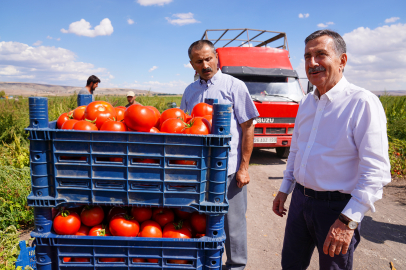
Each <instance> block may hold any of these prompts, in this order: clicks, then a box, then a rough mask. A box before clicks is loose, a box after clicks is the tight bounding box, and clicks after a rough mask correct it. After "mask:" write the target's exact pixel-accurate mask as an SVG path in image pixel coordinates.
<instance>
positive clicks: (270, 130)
mask: <svg viewBox="0 0 406 270" xmlns="http://www.w3.org/2000/svg"><path fill="white" fill-rule="evenodd" d="M266 134H286V128H266Z"/></svg>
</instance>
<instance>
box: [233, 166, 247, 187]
mask: <svg viewBox="0 0 406 270" xmlns="http://www.w3.org/2000/svg"><path fill="white" fill-rule="evenodd" d="M235 179H236V180H237V186H238V187H239V188H242V187H243V186H245V185H248V184H249V182H250V175H249V174H248V170H245V169H240V170H238V172H237V175H236V176H235Z"/></svg>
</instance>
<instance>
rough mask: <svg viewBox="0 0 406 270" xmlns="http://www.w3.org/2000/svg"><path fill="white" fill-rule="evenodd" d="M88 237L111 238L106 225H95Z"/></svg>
mask: <svg viewBox="0 0 406 270" xmlns="http://www.w3.org/2000/svg"><path fill="white" fill-rule="evenodd" d="M88 235H89V236H111V233H110V231H109V229H108V228H107V225H104V224H99V225H96V226H94V227H93V228H91V229H90V231H89V234H88Z"/></svg>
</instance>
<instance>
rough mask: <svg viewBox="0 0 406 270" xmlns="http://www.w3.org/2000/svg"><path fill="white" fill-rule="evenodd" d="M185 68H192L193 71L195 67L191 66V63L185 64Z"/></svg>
mask: <svg viewBox="0 0 406 270" xmlns="http://www.w3.org/2000/svg"><path fill="white" fill-rule="evenodd" d="M183 66H184V67H185V68H191V69H193V67H192V65H191V64H190V63H187V64H183Z"/></svg>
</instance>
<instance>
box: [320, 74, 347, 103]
mask: <svg viewBox="0 0 406 270" xmlns="http://www.w3.org/2000/svg"><path fill="white" fill-rule="evenodd" d="M347 84H348V81H347V79H346V78H345V77H344V75H343V77H342V78H341V79H340V81H339V82H338V83H337V84H336V85H334V87H333V88H331V89H330V90H329V91H327V93H326V94H325V95H326V97H327V98H328V99H329V100H330V101H333V100H334V99H335V98H336V97H337V96H338V95H339V94H340V93H341V92H342V91H343V90H344V89H345V87H346V86H347ZM316 91H317V92H316ZM318 91H319V90H318V89H317V88H316V90H314V92H313V97H314V99H315V100H319V97H318V96H317V93H318Z"/></svg>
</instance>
